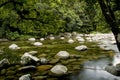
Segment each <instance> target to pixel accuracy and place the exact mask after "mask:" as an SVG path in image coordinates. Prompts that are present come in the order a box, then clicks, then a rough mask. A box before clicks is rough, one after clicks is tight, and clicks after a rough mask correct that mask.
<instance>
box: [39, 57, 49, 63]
mask: <svg viewBox="0 0 120 80" xmlns="http://www.w3.org/2000/svg"><path fill="white" fill-rule="evenodd" d="M40 62H41V63H42V64H47V63H48V59H46V58H44V57H42V58H40Z"/></svg>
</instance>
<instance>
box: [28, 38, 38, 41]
mask: <svg viewBox="0 0 120 80" xmlns="http://www.w3.org/2000/svg"><path fill="white" fill-rule="evenodd" d="M28 40H29V41H35V40H36V39H35V38H29V39H28Z"/></svg>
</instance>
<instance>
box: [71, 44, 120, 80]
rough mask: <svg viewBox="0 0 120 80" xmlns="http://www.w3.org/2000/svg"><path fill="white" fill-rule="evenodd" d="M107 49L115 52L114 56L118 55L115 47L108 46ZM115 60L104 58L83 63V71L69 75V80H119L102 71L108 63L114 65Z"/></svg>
mask: <svg viewBox="0 0 120 80" xmlns="http://www.w3.org/2000/svg"><path fill="white" fill-rule="evenodd" d="M109 48H111V49H112V50H113V51H114V52H115V56H116V55H117V54H118V50H117V47H116V45H109ZM115 60H116V58H115V57H114V58H113V59H109V58H104V59H99V60H93V61H88V62H85V63H84V64H83V70H82V71H80V72H79V73H76V74H73V75H71V76H70V79H69V80H120V77H118V76H114V75H112V74H110V73H108V72H107V71H105V70H104V68H105V66H107V65H108V64H109V63H111V62H113V63H112V64H114V63H116V61H115ZM119 60H120V59H119ZM117 61H118V60H117ZM119 63H120V61H119Z"/></svg>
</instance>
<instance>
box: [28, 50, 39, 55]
mask: <svg viewBox="0 0 120 80" xmlns="http://www.w3.org/2000/svg"><path fill="white" fill-rule="evenodd" d="M28 53H29V54H31V55H35V54H37V53H38V51H29V52H28Z"/></svg>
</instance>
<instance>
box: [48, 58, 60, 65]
mask: <svg viewBox="0 0 120 80" xmlns="http://www.w3.org/2000/svg"><path fill="white" fill-rule="evenodd" d="M59 61H60V59H59V58H56V59H54V58H53V59H52V60H51V61H50V62H49V63H50V64H56V63H57V62H59Z"/></svg>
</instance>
